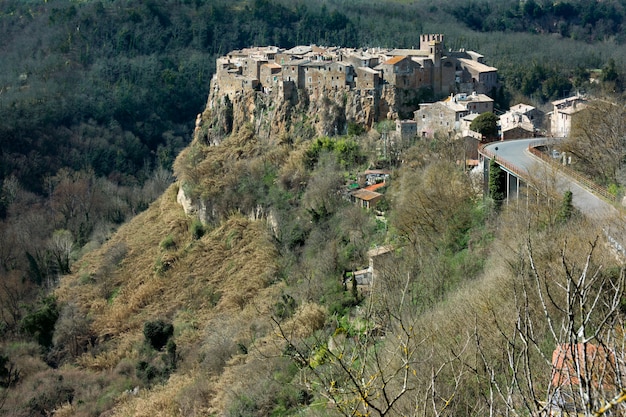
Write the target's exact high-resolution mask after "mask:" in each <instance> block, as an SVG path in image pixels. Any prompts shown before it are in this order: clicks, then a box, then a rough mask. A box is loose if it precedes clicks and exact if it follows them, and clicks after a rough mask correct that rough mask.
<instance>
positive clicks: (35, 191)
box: [0, 0, 626, 416]
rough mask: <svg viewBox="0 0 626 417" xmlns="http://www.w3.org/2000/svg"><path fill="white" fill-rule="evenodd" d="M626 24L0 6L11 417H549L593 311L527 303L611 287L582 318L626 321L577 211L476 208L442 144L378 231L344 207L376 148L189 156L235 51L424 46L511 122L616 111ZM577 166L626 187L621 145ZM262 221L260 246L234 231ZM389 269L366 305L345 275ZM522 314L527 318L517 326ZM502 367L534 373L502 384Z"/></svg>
mask: <svg viewBox="0 0 626 417" xmlns="http://www.w3.org/2000/svg"><path fill="white" fill-rule="evenodd" d="M625 13H626V2H624V1H621V0H620V1H618V0H612V1H607V0H604V1H598V2H595V1H594V2H590V1H585V0H571V1H560V2H552V1H547V0H546V1H540V0H526V1H523V2H520V1H513V0H510V1H509V0H507V1H501V0H481V1H479V0H476V1H471V2H467V1H464V0H448V1H445V2H439V3H436V4H433V2H430V1H426V0H416V1H412V2H407V1H400V0H397V1H396V0H386V1H373V0H337V1H322V0H315V1H295V2H292V1H287V0H237V1H227V0H214V1H203V0H165V1H132V0H103V1H80V2H79V1H69V0H48V1H43V2H42V1H35V0H26V1H18V0H7V1H3V2H0V37H1V38H2V39H3V42H2V43H0V58H1V59H0V336H1V340H2V342H1V343H0V415H49V414H50V413H52V412H53V410H57V413H56V414H55V415H60V416H62V415H81V416H83V415H84V416H97V415H102V414H103V413H110V414H107V415H142V413H144V415H158V413H161V415H215V414H218V415H229V416H235V415H241V416H244V415H246V416H247V415H259V416H262V415H275V416H281V415H292V414H297V413H301V414H303V415H312V416H314V415H328V413H338V414H340V415H353V414H354V413H355V412H359V413H362V414H363V415H413V414H416V413H418V412H416V411H415V410H416V409H417V408H419V410H420V411H419V413H418V414H420V415H466V414H467V415H470V414H475V415H479V414H485V413H487V412H489V411H492V412H493V410H496V414H498V413H499V412H504V410H508V411H509V412H513V411H512V410H515V411H518V410H520V409H524V410H525V411H528V412H531V413H532V412H537V409H536V407H539V404H538V403H537V402H535V403H533V405H532V406H530V405H528V404H525V405H524V404H523V403H524V401H527V400H528V399H532V400H533V401H534V400H535V399H537V398H539V396H533V395H534V394H533V392H532V391H533V389H532V386H531V385H532V384H530V383H529V382H528V381H535V382H537V383H541V381H542V378H543V376H544V375H543V374H544V373H545V372H548V373H549V370H547V371H546V366H545V363H543V364H542V363H541V357H542V355H543V356H545V355H549V354H550V353H551V351H550V349H552V348H553V347H554V343H555V340H552V339H550V337H549V336H547V333H548V332H547V330H546V329H547V327H548V324H546V323H547V322H549V321H550V320H553V319H554V317H557V316H558V314H557V313H554V312H555V311H560V310H559V309H562V308H563V307H562V306H563V305H564V304H563V303H565V304H567V302H566V301H567V300H566V299H567V297H570V296H571V297H574V298H576V297H578V295H577V294H569V293H559V295H558V296H557V295H554V294H552V293H550V296H551V297H552V296H553V295H554V298H553V299H552V300H551V301H552V302H553V303H554V305H552V306H551V311H550V314H551V316H550V317H548V318H546V317H542V314H540V308H539V306H540V305H541V303H542V302H543V297H544V296H545V294H546V293H545V291H547V290H546V288H545V287H541V286H539V287H538V291H531V289H530V288H527V287H525V286H522V287H518V286H517V285H518V284H519V283H520V282H525V281H524V280H537V282H539V281H541V282H544V281H542V280H543V279H544V278H545V277H546V276H553V275H558V276H559V277H561V278H562V279H563V281H558V279H557V282H558V283H559V284H560V285H561V288H564V287H566V286H567V285H566V284H571V279H572V276H573V275H575V273H578V272H580V271H583V272H585V271H587V270H588V269H593V270H594V271H596V269H594V268H597V273H596V274H595V275H594V277H595V278H594V279H596V281H593V282H592V283H591V284H589V288H587V290H588V293H585V294H584V297H592V298H585V299H584V300H582V299H581V300H578V299H577V300H576V301H580V302H581V303H586V302H588V300H590V299H593V294H597V291H598V288H600V289H602V288H604V287H603V286H604V285H606V286H611V288H613V291H614V292H615V294H617V295H616V296H615V297H616V299H617V300H618V304H619V305H618V306H617V307H616V305H614V304H611V305H609V304H610V303H609V304H606V305H604V304H603V305H602V306H600V307H597V308H596V309H595V310H594V311H593V312H594V315H591V314H590V315H589V316H588V318H589V319H590V320H591V321H592V322H593V323H595V324H597V323H598V322H600V323H602V326H599V328H600V330H598V335H600V334H601V336H602V337H606V338H610V337H613V336H614V335H613V334H612V333H611V331H612V328H608V329H607V323H610V324H615V323H617V322H620V320H622V315H621V314H622V310H623V307H622V304H623V303H622V298H621V295H620V294H619V293H618V290H620V289H621V288H622V286H623V282H622V281H621V280H620V279H621V278H620V277H623V271H621V272H620V269H619V266H618V265H616V264H615V261H614V259H613V258H612V257H611V256H610V254H607V253H604V252H603V251H602V250H600V249H599V247H600V245H598V244H596V243H594V242H595V240H594V239H595V237H596V236H601V235H602V233H601V231H599V230H597V228H595V227H594V226H593V225H589V224H587V223H586V222H585V221H584V219H583V218H582V217H581V216H579V215H578V214H577V213H572V212H571V211H570V208H571V207H569V206H568V205H567V204H566V203H567V201H565V203H563V202H562V197H563V196H559V195H552V196H551V198H549V199H548V200H549V203H547V204H543V203H542V204H537V205H536V206H534V205H531V206H530V208H529V207H527V208H526V210H522V209H521V208H517V209H519V210H520V211H515V210H516V209H514V208H509V207H500V206H499V204H498V200H497V199H495V200H494V201H496V203H494V202H493V201H491V202H490V201H487V203H486V204H485V202H484V200H483V199H482V198H481V195H480V187H479V186H477V185H476V183H475V182H474V181H475V179H474V178H471V177H468V176H466V175H465V173H463V172H460V171H458V170H457V169H456V168H455V162H456V156H455V155H458V154H459V151H458V149H456V146H457V144H455V143H453V142H452V141H451V140H450V138H448V137H438V138H437V140H434V141H432V142H429V143H417V144H412V145H413V146H407V147H406V148H405V149H403V150H402V157H398V158H397V160H398V161H400V160H403V161H405V162H407V163H406V164H405V165H404V166H402V167H401V168H400V167H399V166H395V165H394V166H393V168H396V169H395V170H394V174H393V178H392V182H391V185H390V186H389V187H386V191H385V194H386V195H387V200H386V203H384V204H385V205H386V206H382V207H383V208H384V209H385V211H386V212H387V213H386V214H387V216H385V217H380V216H379V217H376V216H373V215H372V213H368V212H364V211H363V210H360V209H358V208H357V207H355V206H353V205H351V204H349V203H347V202H346V201H345V200H344V199H342V198H341V193H342V190H343V187H344V185H345V183H346V182H362V181H363V179H362V178H360V177H359V175H358V173H359V172H362V171H363V170H364V169H366V168H368V167H372V166H379V165H381V164H382V165H383V166H386V167H390V166H389V161H384V160H383V161H381V155H380V148H381V145H380V138H381V135H380V133H379V132H378V131H377V130H376V129H372V130H371V131H364V130H363V129H362V128H361V127H359V126H351V127H352V129H351V131H350V132H349V134H348V135H347V136H345V137H341V138H313V139H314V140H311V141H309V140H308V139H309V138H302V137H288V135H285V136H283V137H281V140H280V143H279V144H271V146H270V145H268V144H267V143H263V142H262V141H261V140H260V139H259V138H255V137H254V134H253V132H252V130H251V129H250V128H249V126H242V127H240V129H239V131H238V132H237V134H235V135H232V136H231V137H228V138H227V139H225V141H224V144H223V146H221V147H218V148H213V147H209V146H207V145H206V144H204V143H200V142H198V141H194V142H193V143H192V135H193V128H194V121H195V119H196V115H197V114H198V113H201V112H202V111H203V110H204V106H205V103H206V100H207V95H208V90H209V82H210V80H211V77H212V74H213V72H214V70H215V58H216V57H217V56H220V55H221V54H224V53H226V52H228V51H230V50H233V49H237V48H243V47H247V46H251V45H269V44H274V45H278V46H281V47H292V46H295V45H297V44H310V43H315V44H319V45H341V46H348V47H368V46H385V47H397V48H402V47H407V48H408V47H412V46H416V45H418V44H419V36H420V34H421V33H444V34H445V36H446V47H447V48H453V49H459V48H466V49H473V50H476V51H479V52H480V53H482V54H483V55H485V57H486V59H487V61H488V62H489V64H490V65H494V66H496V67H498V69H499V76H500V78H501V79H500V81H501V82H502V85H503V88H502V89H501V91H499V92H498V94H499V97H497V100H498V103H499V104H500V106H501V109H505V108H506V106H507V104H508V103H510V104H514V103H517V102H520V101H523V102H527V103H531V104H533V105H536V106H538V107H544V108H545V106H547V104H548V103H549V101H550V100H554V99H557V98H561V97H563V96H565V95H567V94H570V93H572V92H575V91H583V92H589V93H593V94H597V95H601V96H604V97H611V98H612V99H615V98H617V99H618V100H619V99H620V96H621V95H622V92H623V88H624V77H625V76H626V72H625V71H624V70H623V65H624V58H623V57H624V56H626V45H625V44H624V41H625V40H626V38H625V37H624V29H623V27H622V25H623V24H624V23H623V20H624V17H625ZM612 111H613V110H612ZM620 111H621V110H620ZM605 113H606V112H605ZM616 114H622V113H619V111H618V112H617V113H616ZM586 120H587V121H588V122H589V125H593V122H594V121H596V120H599V118H598V117H594V116H593V114H592V115H591V116H590V118H589V119H586ZM617 124H618V125H619V126H621V124H619V123H617ZM580 128H581V129H582V127H580ZM597 132H598V133H597V134H596V132H595V131H594V132H593V133H594V135H592V136H591V139H598V138H600V139H601V138H603V137H604V134H605V130H603V129H602V127H598V128H597ZM598 146H602V142H601V141H600V142H594V147H595V148H594V149H596V148H597V147H598ZM584 148H585V147H584V146H582V147H581V146H579V147H578V148H574V146H573V145H572V149H573V151H576V152H578V155H579V157H580V158H579V159H580V160H584V158H585V156H587V157H588V160H589V161H592V162H590V164H589V165H588V166H587V167H586V168H587V169H586V171H588V173H589V174H590V176H593V177H598V178H600V181H601V182H605V183H607V184H609V183H610V184H614V183H616V182H619V181H620V180H621V178H620V175H619V172H621V171H620V170H621V165H622V159H621V158H620V157H619V155H622V154H623V153H622V149H623V144H622V142H619V143H616V144H614V147H613V148H612V149H611V155H617V156H615V157H613V158H612V159H611V161H610V162H611V163H610V164H605V163H604V162H601V163H600V164H598V162H597V161H605V159H606V158H605V159H602V158H603V157H606V154H603V153H602V152H596V155H594V156H593V157H592V156H589V155H588V154H587V153H586V151H585V149H584ZM181 151H182V153H181ZM432 161H437V162H436V163H431V162H432ZM392 165H393V164H392ZM598 166H601V167H609V168H610V172H605V171H607V169H608V168H607V169H605V170H604V171H602V170H600V171H601V172H596V171H598V169H596V170H595V171H594V170H593V169H591V168H592V167H596V168H597V167H598ZM582 169H583V170H585V167H582ZM174 171H176V178H178V179H179V180H183V179H186V180H189V181H187V182H188V184H187V185H188V186H190V185H193V186H195V187H197V189H198V190H200V191H199V192H201V193H203V196H204V197H210V198H211V202H212V204H213V207H214V212H215V221H214V222H213V223H211V224H202V223H200V222H198V221H197V220H194V219H191V218H189V217H187V216H184V214H183V213H182V212H181V209H180V207H179V206H178V205H176V202H175V200H176V196H175V192H176V186H175V185H172V182H173V175H172V174H173V172H174ZM216 178H219V180H216ZM442 183H445V184H450V186H449V187H448V186H447V187H441V186H440V185H441V184H442ZM330 190H333V191H334V192H331V191H330ZM155 200H156V202H155ZM562 204H565V207H564V208H563V207H562V206H561V205H562ZM255 210H256V211H259V212H260V213H272V216H273V217H272V218H273V221H272V222H270V223H271V224H272V226H271V227H269V229H270V230H268V227H265V226H263V225H261V224H260V223H259V222H254V221H251V220H250V219H249V218H247V217H245V216H244V215H241V213H243V214H248V213H250V212H253V211H255ZM564 213H565V214H564ZM131 219H134V220H132V221H131ZM529 224H532V225H533V226H534V227H529ZM504 225H506V227H505V226H504ZM118 229H119V231H118V232H117V233H116V232H115V231H116V230H118ZM572 230H576V232H575V233H572V232H571V231H572ZM598 239H599V238H598ZM548 241H558V242H559V244H562V247H559V248H556V247H548V246H546V245H545V244H544V242H548ZM590 241H591V244H590ZM384 245H393V246H394V247H396V248H397V250H396V251H395V252H394V256H395V260H396V262H395V264H394V267H393V268H391V269H390V270H389V271H387V272H386V277H387V280H386V281H385V284H384V285H385V286H384V287H376V288H375V289H373V290H372V294H373V295H376V296H367V294H366V293H363V289H362V288H357V287H356V285H355V286H354V287H352V286H351V284H350V282H352V281H350V280H349V279H346V277H347V276H348V275H347V273H348V272H350V271H353V270H355V269H358V268H361V267H363V266H364V265H366V264H367V251H368V249H371V248H372V247H375V246H384ZM503 247H506V248H508V249H510V250H509V251H503V250H502V248H503ZM215 248H217V250H214V249H215ZM561 249H562V250H561ZM585 259H587V262H586V263H585V262H584V260H585ZM579 261H580V262H579ZM534 262H536V264H537V265H538V267H537V268H536V269H533V268H532V267H531V266H532V265H533V263H534ZM599 265H608V267H606V268H604V269H602V270H601V268H600V266H599ZM600 270H601V272H600ZM549 271H558V272H554V273H552V272H549ZM544 273H545V276H544V275H543V274H544ZM581 274H582V272H581ZM224 277H229V279H228V280H224ZM251 277H253V278H251ZM568 280H569V281H568ZM546 285H547V284H546ZM585 288H586V287H585ZM481 294H483V295H486V296H488V297H491V300H492V301H485V300H484V299H483V298H481V297H480V295H481ZM522 299H526V301H525V302H526V303H531V304H532V303H534V304H533V306H534V308H535V310H533V311H531V312H528V311H527V313H525V314H526V315H524V316H515V314H514V313H519V312H520V311H523V310H524V308H523V306H522V305H521V304H514V303H522V301H521V300H522ZM529 300H530V301H529ZM569 301H570V302H571V301H572V300H569ZM498 303H500V304H498ZM620 303H621V304H620ZM451 304H455V305H461V306H463V308H449V307H450V305H451ZM618 312H619V313H620V314H617V313H618ZM570 313H571V312H570ZM552 314H554V315H552ZM559 317H560V316H559ZM470 318H471V320H473V322H472V323H468V322H467V321H468V320H470ZM515 320H518V324H519V323H522V322H523V323H522V324H524V325H525V326H526V327H525V329H523V328H522V327H523V326H521V324H520V325H519V326H518V327H515V326H513V327H515V328H516V329H517V332H513V333H510V332H508V331H509V330H510V329H511V327H510V325H511V323H514V322H515ZM581 320H583V321H584V320H585V319H584V318H583V319H581ZM574 321H575V322H576V324H577V325H579V324H580V320H579V319H578V318H577V319H576V320H574ZM435 322H436V323H439V324H438V325H437V326H435V327H437V328H436V329H435V328H433V323H435ZM478 323H480V325H479V324H478ZM571 324H572V325H573V323H571ZM506 326H509V327H506ZM533 326H535V327H536V328H537V331H538V332H539V331H545V333H542V336H541V337H537V338H536V339H533V338H534V337H535V335H531V334H529V333H528V332H530V331H534V330H529V328H532V329H534V328H535V327H533ZM480 327H484V332H481V331H479V328H480ZM608 327H610V326H608ZM505 328H506V329H508V330H505ZM574 330H577V329H574ZM602 332H604V333H602ZM574 333H575V332H574ZM496 334H500V336H502V337H501V338H498V337H496V336H495V335H496ZM385 335H393V336H394V337H393V338H391V337H388V338H387V340H389V343H383V342H382V341H383V340H385ZM426 335H428V338H426ZM598 335H596V337H599V336H598ZM568 336H571V334H570V335H568ZM520 338H521V339H520ZM525 338H526V339H525ZM391 339H393V340H394V342H391ZM529 339H533V343H535V345H536V346H534V348H536V352H535V353H533V354H531V353H528V349H527V350H524V349H523V346H521V345H520V344H522V345H523V341H521V340H529ZM468 346H469V347H468ZM503 352H504V353H503ZM504 354H508V355H511V357H516V358H518V359H519V360H520V361H521V362H523V361H522V359H523V360H524V361H526V362H524V365H520V367H519V368H515V369H514V371H515V372H513V373H512V374H510V373H507V372H508V371H507V369H508V368H507V366H506V364H505V363H504V361H503V360H502V355H504ZM535 354H536V355H538V356H535ZM416 358H419V360H417V359H416ZM402 361H404V362H402ZM521 362H520V363H521ZM398 363H402V364H403V366H404V367H403V366H398ZM402 370H404V371H403V372H404V374H402V373H401V372H400V371H402ZM435 371H436V372H435ZM509 371H510V369H509ZM516 372H519V373H520V374H521V373H524V375H525V377H526V378H527V380H526V382H523V383H520V381H514V380H513V379H507V378H509V377H510V378H517V377H519V374H517V373H516ZM490 373H491V374H490ZM411 374H412V375H413V377H411ZM500 374H501V375H502V378H499V379H497V380H496V379H495V377H494V375H500ZM400 375H406V378H407V379H406V380H405V385H404V388H403V385H402V378H400V379H398V377H399V376H400ZM492 379H493V380H492ZM207 381H208V382H207ZM359 381H369V382H367V383H365V382H363V383H362V384H361V383H360V382H359ZM406 381H409V382H408V388H407V385H406V384H407V383H406ZM260 387H265V389H261V388H260ZM136 390H140V391H141V392H142V393H143V394H142V395H137V392H135V391H136ZM507 390H508V391H507ZM435 391H437V395H435ZM409 392H411V394H410V395H409ZM503 393H508V394H509V395H508V397H507V396H506V395H504V394H503ZM606 395H608V394H606ZM418 396H419V398H418ZM594 396H595V397H594V398H598V397H601V398H602V399H604V398H605V393H602V394H598V393H594ZM453 399H455V400H454V401H452V400H453ZM326 403H333V404H335V405H336V408H334V409H333V410H330V409H329V408H325V405H321V404H326ZM426 407H428V411H425V410H426ZM533 407H535V408H533ZM355 410H356V411H355Z"/></svg>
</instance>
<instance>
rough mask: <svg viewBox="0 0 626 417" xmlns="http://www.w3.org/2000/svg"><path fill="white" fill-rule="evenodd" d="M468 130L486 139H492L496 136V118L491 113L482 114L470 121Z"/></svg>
mask: <svg viewBox="0 0 626 417" xmlns="http://www.w3.org/2000/svg"><path fill="white" fill-rule="evenodd" d="M470 129H472V130H473V131H474V132H478V133H480V134H481V135H483V136H484V137H486V138H488V139H494V138H496V137H497V136H498V116H496V115H495V114H493V113H492V112H486V113H482V114H480V115H479V116H478V117H476V118H475V119H474V120H473V121H472V123H471V124H470Z"/></svg>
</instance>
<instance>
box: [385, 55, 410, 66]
mask: <svg viewBox="0 0 626 417" xmlns="http://www.w3.org/2000/svg"><path fill="white" fill-rule="evenodd" d="M405 58H406V57H405V56H402V55H399V56H394V57H393V58H391V59H388V60H386V61H385V62H383V64H384V65H396V64H397V63H398V62H400V61H402V60H403V59H405Z"/></svg>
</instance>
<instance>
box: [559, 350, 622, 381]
mask: <svg viewBox="0 0 626 417" xmlns="http://www.w3.org/2000/svg"><path fill="white" fill-rule="evenodd" d="M574 347H575V348H574ZM572 351H574V352H572ZM572 353H573V355H572ZM583 358H586V360H584V359H583ZM577 364H578V366H576V365H577ZM576 368H579V372H580V376H581V377H583V378H585V379H591V383H592V384H593V385H595V387H598V385H600V384H601V385H602V386H604V387H607V386H608V387H612V386H614V385H615V381H616V371H617V370H616V363H615V354H614V353H613V352H612V351H611V350H610V349H606V348H604V347H602V346H596V345H592V344H590V343H576V344H575V345H571V344H566V343H564V344H561V345H558V346H557V347H556V349H555V350H554V352H553V353H552V386H553V387H563V386H570V385H579V384H580V378H579V374H578V373H577V371H576Z"/></svg>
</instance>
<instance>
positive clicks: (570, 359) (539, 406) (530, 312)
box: [475, 237, 625, 416]
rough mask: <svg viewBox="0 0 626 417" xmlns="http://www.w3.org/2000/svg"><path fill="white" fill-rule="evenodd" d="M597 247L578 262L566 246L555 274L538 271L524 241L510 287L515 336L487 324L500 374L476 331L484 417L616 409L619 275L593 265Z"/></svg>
mask: <svg viewBox="0 0 626 417" xmlns="http://www.w3.org/2000/svg"><path fill="white" fill-rule="evenodd" d="M599 239H600V238H599V237H597V238H596V239H594V240H593V241H592V242H590V243H588V248H587V251H586V255H584V256H583V258H582V259H580V258H579V256H580V255H579V252H578V251H575V250H572V249H570V248H569V247H568V242H567V241H565V242H564V243H563V246H562V249H561V251H560V254H559V263H560V269H558V270H555V269H554V268H553V267H551V266H540V265H539V263H538V262H537V258H536V254H535V250H534V248H533V244H532V241H531V240H530V239H528V241H527V243H526V255H525V261H523V262H520V264H519V265H518V268H519V276H518V279H517V280H516V281H515V283H514V285H515V289H514V294H515V309H516V316H517V319H516V320H515V323H514V328H513V329H512V330H511V329H509V328H507V326H506V325H505V324H504V323H503V322H502V321H501V320H499V318H494V321H495V322H496V323H497V324H498V329H499V332H500V336H501V339H502V340H503V341H504V346H506V355H507V356H506V357H507V361H506V362H507V368H506V369H504V370H503V369H498V368H497V365H496V364H494V363H493V361H492V360H491V359H489V357H488V355H487V354H486V349H485V346H484V344H483V342H482V339H483V337H484V335H481V333H480V330H479V328H478V326H476V329H475V339H476V345H477V347H478V349H477V352H478V354H479V357H480V359H481V363H482V367H483V370H482V371H478V370H476V371H477V374H482V375H483V376H486V378H487V379H488V382H489V388H490V389H489V395H488V396H487V397H488V398H486V399H487V402H488V403H489V407H490V410H491V413H490V414H491V415H493V414H503V415H513V416H517V415H526V414H527V413H531V414H532V415H580V414H582V415H586V416H590V415H600V414H602V413H604V412H606V410H608V409H609V408H615V407H620V405H618V404H619V402H621V401H623V399H624V398H623V393H624V392H623V382H624V380H623V370H624V353H625V350H624V339H623V332H622V331H621V330H620V329H623V325H624V323H623V313H622V312H621V311H620V306H621V302H622V298H623V296H624V290H625V274H624V269H623V268H622V267H620V268H604V267H603V265H602V264H600V263H599V262H598V261H599V260H600V256H597V254H596V252H597V251H598V250H599V249H598V247H599V246H600V244H599ZM620 398H621V399H620ZM623 411H624V410H622V412H623Z"/></svg>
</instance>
